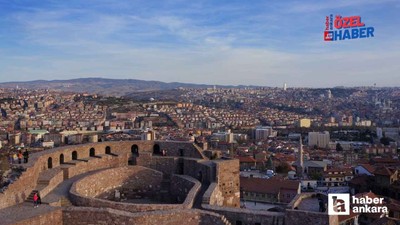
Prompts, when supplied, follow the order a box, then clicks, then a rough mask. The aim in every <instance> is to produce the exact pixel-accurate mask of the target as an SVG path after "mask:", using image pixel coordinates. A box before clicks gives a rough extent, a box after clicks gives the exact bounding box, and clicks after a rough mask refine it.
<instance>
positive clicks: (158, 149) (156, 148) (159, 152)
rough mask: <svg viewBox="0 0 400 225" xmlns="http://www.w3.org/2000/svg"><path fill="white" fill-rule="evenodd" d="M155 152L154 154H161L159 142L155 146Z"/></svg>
mask: <svg viewBox="0 0 400 225" xmlns="http://www.w3.org/2000/svg"><path fill="white" fill-rule="evenodd" d="M153 154H154V155H161V149H160V146H159V145H158V144H155V145H154V146H153Z"/></svg>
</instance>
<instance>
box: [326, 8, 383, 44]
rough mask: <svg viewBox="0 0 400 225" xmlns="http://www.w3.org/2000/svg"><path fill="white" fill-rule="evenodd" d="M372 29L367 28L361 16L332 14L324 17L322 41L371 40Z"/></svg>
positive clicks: (372, 35) (373, 29) (373, 30)
mask: <svg viewBox="0 0 400 225" xmlns="http://www.w3.org/2000/svg"><path fill="white" fill-rule="evenodd" d="M374 32H375V28H374V27H367V26H366V25H365V23H364V22H363V21H362V19H361V16H341V15H336V16H335V17H333V14H331V15H329V16H326V17H325V31H324V41H342V40H349V39H359V38H371V37H374V36H375V34H374Z"/></svg>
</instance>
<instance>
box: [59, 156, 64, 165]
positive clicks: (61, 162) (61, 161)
mask: <svg viewBox="0 0 400 225" xmlns="http://www.w3.org/2000/svg"><path fill="white" fill-rule="evenodd" d="M60 164H64V154H61V155H60Z"/></svg>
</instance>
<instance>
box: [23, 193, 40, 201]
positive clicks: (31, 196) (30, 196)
mask: <svg viewBox="0 0 400 225" xmlns="http://www.w3.org/2000/svg"><path fill="white" fill-rule="evenodd" d="M38 192H39V191H38V190H32V192H31V193H30V194H29V196H28V198H26V199H25V202H32V203H33V196H34V195H35V194H36V193H38Z"/></svg>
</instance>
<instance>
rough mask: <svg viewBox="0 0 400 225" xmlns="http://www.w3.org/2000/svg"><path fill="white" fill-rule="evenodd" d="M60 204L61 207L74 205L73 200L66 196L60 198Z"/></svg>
mask: <svg viewBox="0 0 400 225" xmlns="http://www.w3.org/2000/svg"><path fill="white" fill-rule="evenodd" d="M60 205H61V207H69V206H73V205H72V203H71V201H70V200H69V199H68V198H66V197H61V199H60Z"/></svg>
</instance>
